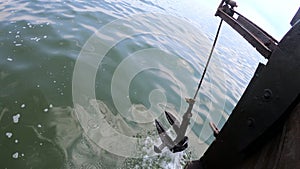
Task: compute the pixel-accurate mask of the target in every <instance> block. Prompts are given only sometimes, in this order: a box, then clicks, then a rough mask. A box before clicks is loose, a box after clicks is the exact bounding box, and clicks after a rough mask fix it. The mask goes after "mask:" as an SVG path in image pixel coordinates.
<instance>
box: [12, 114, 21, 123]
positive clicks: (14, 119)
mask: <svg viewBox="0 0 300 169" xmlns="http://www.w3.org/2000/svg"><path fill="white" fill-rule="evenodd" d="M20 117H21V115H20V114H16V115H14V116H13V122H14V123H18V122H19V119H20Z"/></svg>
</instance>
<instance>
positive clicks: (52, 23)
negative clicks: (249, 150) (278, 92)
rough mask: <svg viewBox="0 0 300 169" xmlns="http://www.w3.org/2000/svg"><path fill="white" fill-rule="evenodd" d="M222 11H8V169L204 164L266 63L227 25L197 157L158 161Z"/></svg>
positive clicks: (3, 138)
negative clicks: (161, 130) (170, 120)
mask: <svg viewBox="0 0 300 169" xmlns="http://www.w3.org/2000/svg"><path fill="white" fill-rule="evenodd" d="M215 7H216V6H213V5H210V4H208V3H207V2H204V1H203V2H199V1H195V0H189V1H185V2H180V1H176V0H168V1H165V2H160V1H155V0H153V1H146V0H143V1H87V2H85V1H73V0H69V1H60V0H57V1H52V2H48V1H43V0H36V1H27V0H15V1H10V0H8V1H4V2H0V9H1V10H0V28H1V29H0V39H1V40H0V51H1V52H0V79H1V80H0V86H1V89H0V166H1V168H8V169H10V168H13V169H16V168H45V169H47V168H49V169H50V168H51V169H52V168H181V167H182V164H183V163H184V160H191V159H198V158H199V157H200V156H201V155H202V154H203V152H204V151H205V149H206V148H207V146H208V145H209V144H210V143H211V141H212V140H213V137H212V132H211V130H210V129H209V127H208V122H209V121H214V122H215V123H216V124H217V126H218V127H220V128H221V127H222V126H223V125H224V123H225V121H226V119H227V118H228V116H229V114H230V112H231V111H232V109H233V107H234V105H235V104H236V103H237V101H238V99H239V98H240V96H241V94H242V92H243V91H244V89H245V87H246V85H247V84H248V82H249V81H250V79H251V77H252V74H253V72H254V70H255V68H256V66H257V64H258V62H259V61H260V60H261V57H259V55H258V54H257V52H256V51H255V50H254V49H253V48H252V47H251V46H250V45H248V44H247V43H246V42H245V41H244V40H243V39H242V38H241V37H240V36H239V35H237V34H236V33H235V32H233V31H232V30H231V29H230V28H229V27H228V26H227V25H225V24H224V26H223V27H222V30H221V35H220V38H219V40H218V43H217V47H216V50H215V53H214V55H213V59H212V62H211V64H210V66H209V69H208V72H207V74H206V77H205V82H204V83H203V86H202V87H201V90H200V94H199V96H198V97H197V99H196V103H195V106H194V107H195V108H194V112H193V113H194V114H193V118H192V121H191V125H190V128H189V130H188V133H187V135H188V136H189V148H188V149H187V150H186V151H185V152H182V153H177V154H171V153H169V152H168V151H164V153H163V154H161V155H157V154H155V153H154V152H153V150H152V149H153V145H154V144H155V145H156V144H157V145H158V144H160V140H159V139H158V136H157V133H156V131H155V128H154V125H153V120H154V118H158V119H159V120H160V121H163V122H164V124H165V125H166V121H165V117H164V116H163V114H162V112H163V111H164V110H168V111H171V112H173V113H174V114H175V116H176V117H178V118H181V116H182V115H183V113H184V111H185V109H186V108H187V104H186V103H185V102H184V97H192V96H193V94H194V92H195V90H196V87H197V83H198V79H199V78H200V77H201V75H202V72H203V68H204V65H205V61H206V59H207V56H208V52H209V49H210V47H211V44H212V41H213V38H214V34H215V32H216V29H217V24H218V19H217V18H215V17H214V16H213V14H214V10H215ZM130 33H131V34H130ZM106 48H108V50H107V51H106V52H104V51H105V49H106ZM103 52H104V53H103ZM101 53H103V55H101ZM166 127H167V125H166ZM168 132H169V134H170V135H172V136H174V132H173V131H172V130H169V131H168Z"/></svg>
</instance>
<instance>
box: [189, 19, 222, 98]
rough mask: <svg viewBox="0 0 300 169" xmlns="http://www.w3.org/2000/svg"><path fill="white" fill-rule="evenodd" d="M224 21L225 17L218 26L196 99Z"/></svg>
mask: <svg viewBox="0 0 300 169" xmlns="http://www.w3.org/2000/svg"><path fill="white" fill-rule="evenodd" d="M222 22H223V19H221V21H220V24H219V28H218V31H217V34H216V37H215V40H214V43H213V46H212V48H211V51H210V54H209V57H208V60H207V62H206V65H205V68H204V71H203V74H202V76H201V79H200V81H199V84H198V88H197V90H196V93H195V95H194V98H193V99H194V100H195V99H196V96H197V94H198V92H199V90H200V87H201V84H202V81H203V79H204V76H205V73H206V71H207V67H208V64H209V62H210V59H211V56H212V53H213V51H214V48H215V46H216V42H217V39H218V36H219V32H220V29H221V25H222Z"/></svg>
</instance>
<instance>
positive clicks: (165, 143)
mask: <svg viewBox="0 0 300 169" xmlns="http://www.w3.org/2000/svg"><path fill="white" fill-rule="evenodd" d="M185 100H186V102H187V103H188V104H189V107H188V109H187V111H186V112H185V113H184V115H183V120H182V122H181V124H180V123H179V121H178V120H177V119H176V118H175V116H174V115H172V114H171V113H169V112H167V111H165V115H166V117H167V120H168V122H169V123H170V124H171V125H172V127H173V129H174V131H175V133H176V134H177V136H176V138H175V140H174V141H173V140H172V139H171V137H170V136H169V135H168V134H167V133H166V130H165V129H164V127H163V125H162V124H161V123H160V122H159V121H157V120H155V126H156V129H157V131H158V135H159V137H160V139H161V141H162V143H161V145H160V146H158V147H157V146H154V151H155V152H156V153H161V151H162V149H164V148H165V147H168V149H169V150H170V151H171V152H172V153H176V152H180V151H183V150H185V149H186V148H187V147H188V137H187V136H185V132H186V130H187V127H188V125H189V124H190V118H191V117H192V109H193V106H194V103H195V100H194V99H192V98H186V99H185Z"/></svg>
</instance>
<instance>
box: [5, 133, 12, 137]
mask: <svg viewBox="0 0 300 169" xmlns="http://www.w3.org/2000/svg"><path fill="white" fill-rule="evenodd" d="M5 135H6V136H7V138H11V137H12V136H13V134H12V133H11V132H6V133H5Z"/></svg>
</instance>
